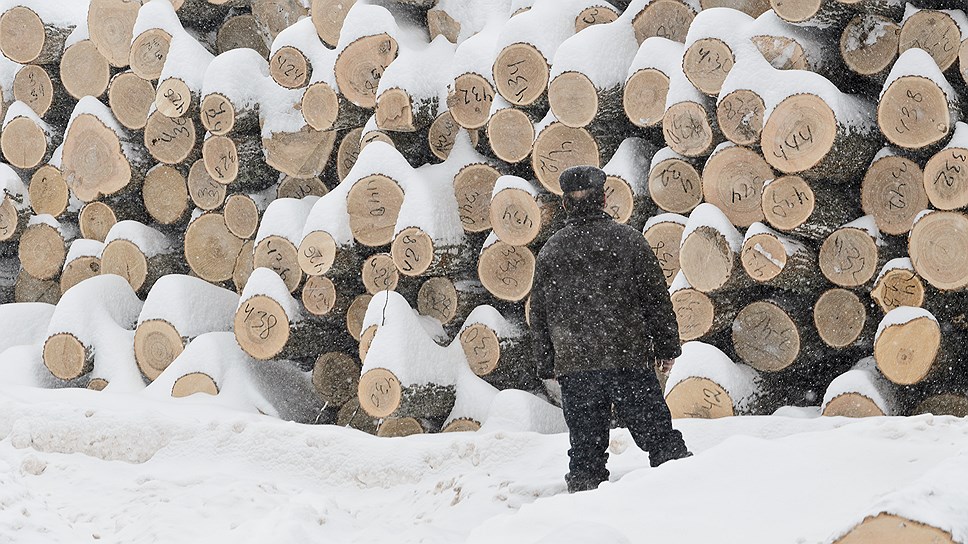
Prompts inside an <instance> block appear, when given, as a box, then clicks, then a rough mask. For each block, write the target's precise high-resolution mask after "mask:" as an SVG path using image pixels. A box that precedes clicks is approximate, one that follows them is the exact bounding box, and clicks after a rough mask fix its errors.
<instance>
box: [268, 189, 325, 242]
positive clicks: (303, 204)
mask: <svg viewBox="0 0 968 544" xmlns="http://www.w3.org/2000/svg"><path fill="white" fill-rule="evenodd" d="M319 198H320V197H318V196H306V197H303V198H279V199H276V200H273V201H272V203H271V204H269V207H268V208H266V211H265V213H263V214H262V219H261V221H260V222H259V232H258V233H257V234H256V236H255V243H256V245H258V244H259V242H261V241H263V240H265V239H266V238H268V237H269V236H279V237H282V238H285V239H286V240H289V241H290V242H292V244H293V245H295V246H298V245H299V242H301V241H302V236H303V229H304V228H305V226H306V219H308V218H309V214H310V212H312V209H313V206H315V205H316V202H318V201H319Z"/></svg>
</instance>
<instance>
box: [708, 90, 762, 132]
mask: <svg viewBox="0 0 968 544" xmlns="http://www.w3.org/2000/svg"><path fill="white" fill-rule="evenodd" d="M765 111H766V105H765V104H764V103H763V99H762V98H761V97H760V95H758V94H757V93H755V92H753V91H750V90H748V89H739V90H736V91H733V92H731V93H729V94H727V95H726V96H724V97H722V99H720V100H719V104H718V105H717V106H716V119H717V121H718V123H719V129H720V130H721V131H722V132H723V136H725V137H726V139H727V140H729V141H731V142H733V143H734V144H736V145H757V144H759V143H760V136H761V134H762V132H763V115H764V113H765Z"/></svg>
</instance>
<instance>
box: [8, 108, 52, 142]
mask: <svg viewBox="0 0 968 544" xmlns="http://www.w3.org/2000/svg"><path fill="white" fill-rule="evenodd" d="M18 117H26V118H27V119H30V120H31V121H33V122H34V124H35V125H37V126H39V127H40V128H42V129H43V130H44V132H46V133H47V134H51V133H53V132H54V129H53V128H51V126H50V125H48V124H47V123H45V122H44V121H43V119H41V118H40V116H39V115H37V112H35V111H34V109H33V108H31V107H30V106H28V105H27V104H25V103H23V102H21V101H20V100H17V101H15V102H14V103H13V104H10V105H9V106H7V113H6V114H5V115H4V116H3V127H2V128H4V129H6V128H7V125H9V124H10V122H11V121H13V120H14V119H16V118H18Z"/></svg>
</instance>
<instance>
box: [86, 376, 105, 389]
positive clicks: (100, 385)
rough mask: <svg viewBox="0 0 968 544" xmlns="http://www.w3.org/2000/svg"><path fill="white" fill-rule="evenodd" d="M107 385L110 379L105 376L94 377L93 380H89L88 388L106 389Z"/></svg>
mask: <svg viewBox="0 0 968 544" xmlns="http://www.w3.org/2000/svg"><path fill="white" fill-rule="evenodd" d="M107 386H108V381H107V380H105V379H104V378H92V379H91V381H89V382H87V388H88V389H90V390H91V391H104V388H105V387H107Z"/></svg>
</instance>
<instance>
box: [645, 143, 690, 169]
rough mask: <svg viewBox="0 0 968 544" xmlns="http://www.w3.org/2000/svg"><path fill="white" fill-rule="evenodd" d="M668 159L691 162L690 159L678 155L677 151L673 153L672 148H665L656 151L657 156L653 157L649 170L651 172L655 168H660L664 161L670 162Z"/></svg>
mask: <svg viewBox="0 0 968 544" xmlns="http://www.w3.org/2000/svg"><path fill="white" fill-rule="evenodd" d="M668 159H679V160H682V161H689V160H690V159H688V158H686V157H685V156H683V155H680V154H678V153H676V152H675V151H673V150H672V148H671V147H668V146H666V147H663V148H662V149H660V150H658V151H656V152H655V155H653V156H652V163H651V164H650V165H649V170H650V171H651V170H652V169H653V168H655V167H656V166H658V165H659V163H661V162H662V161H664V160H668Z"/></svg>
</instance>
